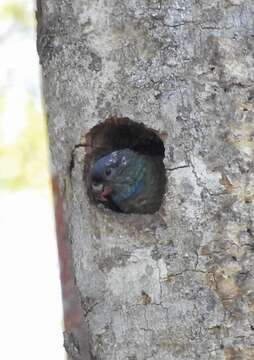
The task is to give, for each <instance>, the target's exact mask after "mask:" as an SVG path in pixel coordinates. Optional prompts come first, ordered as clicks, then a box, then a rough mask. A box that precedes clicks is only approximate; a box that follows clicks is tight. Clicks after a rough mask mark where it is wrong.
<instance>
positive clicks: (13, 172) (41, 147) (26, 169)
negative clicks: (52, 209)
mask: <svg viewBox="0 0 254 360" xmlns="http://www.w3.org/2000/svg"><path fill="white" fill-rule="evenodd" d="M6 19H8V20H11V21H12V23H13V25H14V26H15V25H17V26H18V27H20V26H22V27H35V20H34V13H33V12H32V11H31V9H30V10H29V9H28V8H27V7H26V6H25V2H24V1H18V0H16V1H14V0H10V1H8V2H7V3H5V4H4V5H0V21H1V20H6ZM0 45H1V44H0ZM30 56H36V55H34V54H31V55H30ZM38 86H40V84H38ZM7 90H8V89H0V190H4V189H8V190H20V189H24V188H27V187H29V188H36V189H40V190H42V189H44V190H47V188H48V183H49V168H48V143H47V133H46V125H45V118H44V115H43V112H42V110H41V109H38V108H37V107H36V106H35V99H34V98H31V97H30V98H29V96H28V94H27V99H28V100H27V103H26V104H24V105H25V109H26V110H25V115H26V126H25V128H24V129H23V131H21V132H20V133H19V135H18V136H17V138H16V141H15V142H14V143H11V144H8V145H5V144H4V139H3V125H4V124H3V121H6V120H4V116H3V114H4V111H5V110H6V106H7V102H6V94H5V92H6V91H7ZM13 104H14V106H15V99H13Z"/></svg>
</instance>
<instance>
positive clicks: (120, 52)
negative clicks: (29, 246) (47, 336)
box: [38, 0, 254, 360]
mask: <svg viewBox="0 0 254 360" xmlns="http://www.w3.org/2000/svg"><path fill="white" fill-rule="evenodd" d="M253 13H254V3H253V1H251V0H249V1H248V0H245V1H244V0H209V1H208V0H204V1H199V0H186V1H182V0H178V1H177V0H136V1H124V0H100V1H99V0H98V1H96V0H72V1H70V0H54V1H53V0H44V1H41V2H40V1H39V4H38V52H39V56H40V61H41V65H42V76H43V87H44V97H45V103H46V111H47V115H48V130H49V138H50V149H51V153H52V160H53V164H54V169H55V172H56V174H57V176H58V177H59V183H60V189H61V193H62V195H63V197H64V205H65V215H66V219H67V223H68V235H69V237H68V239H69V242H70V243H71V248H72V256H73V263H74V269H75V281H76V285H77V288H78V290H79V293H80V301H81V304H82V309H83V316H84V320H83V321H84V324H87V326H88V329H89V343H90V354H91V357H92V358H93V359H101V360H114V359H117V360H122V359H129V360H144V359H146V360H148V359H153V360H165V359H168V360H169V359H174V360H178V359H179V360H184V359H188V360H191V359H193V360H194V359H202V360H208V359H209V360H210V359H216V360H220V359H226V360H234V359H246V360H251V359H253V358H254V317H253V311H254V280H253V263H254V252H253V250H254V224H253V215H254V170H253V169H254V166H253V165H254V157H253V150H254V146H253V137H254V125H253V124H254V123H253V111H254V107H253V99H254V89H253V80H254V71H253V41H254V29H253ZM110 116H119V117H121V116H122V117H128V118H130V119H132V120H134V121H136V122H138V123H144V124H145V125H146V126H148V127H150V128H153V129H155V130H158V131H159V133H164V134H166V136H165V137H164V138H165V140H164V145H165V153H166V154H165V159H164V162H165V166H166V169H167V179H168V182H167V190H166V194H165V199H164V202H163V204H162V207H161V209H160V210H159V211H158V212H157V213H156V214H154V215H126V214H119V213H116V212H113V211H111V210H109V209H105V208H102V207H100V206H96V205H95V204H92V203H90V201H89V199H88V196H87V190H86V186H85V183H84V179H83V172H84V161H85V146H83V145H84V136H85V135H86V134H87V133H88V132H89V130H90V129H91V128H92V127H93V126H95V125H97V124H98V123H99V122H101V121H104V120H105V119H106V118H108V117H110ZM74 336H75V335H74ZM67 341H68V340H67ZM67 348H68V346H67ZM71 356H74V355H73V354H71ZM79 356H80V358H82V359H86V355H85V354H83V355H82V354H79ZM87 356H88V355H87ZM87 359H88V357H87Z"/></svg>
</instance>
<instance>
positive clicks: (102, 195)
mask: <svg viewBox="0 0 254 360" xmlns="http://www.w3.org/2000/svg"><path fill="white" fill-rule="evenodd" d="M111 193H112V188H111V187H110V186H108V185H106V186H104V188H103V191H102V192H101V193H100V200H101V201H103V202H105V201H108V198H107V197H108V195H110V194H111Z"/></svg>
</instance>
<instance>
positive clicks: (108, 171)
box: [105, 168, 112, 176]
mask: <svg viewBox="0 0 254 360" xmlns="http://www.w3.org/2000/svg"><path fill="white" fill-rule="evenodd" d="M111 173H112V169H111V168H107V169H106V170H105V174H106V176H110V175H111Z"/></svg>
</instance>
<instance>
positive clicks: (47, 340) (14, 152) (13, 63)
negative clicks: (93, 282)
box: [0, 0, 64, 360]
mask: <svg viewBox="0 0 254 360" xmlns="http://www.w3.org/2000/svg"><path fill="white" fill-rule="evenodd" d="M34 11H35V4H34V1H33V0H0V240H1V251H0V284H1V298H0V304H1V306H0V319H1V327H0V339H1V344H2V346H1V350H0V357H1V358H2V359H5V360H7V359H19V358H22V359H23V358H24V359H26V360H28V359H29V360H30V359H36V360H38V359H44V360H46V359H54V360H58V359H64V349H63V345H62V344H63V339H62V327H63V324H62V303H61V290H60V281H59V267H58V256H57V247H56V238H55V224H54V212H53V205H52V193H51V187H50V175H49V161H48V142H47V132H46V120H45V118H44V115H43V109H42V97H41V82H40V71H39V60H38V56H37V52H36V21H35V12H34Z"/></svg>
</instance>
